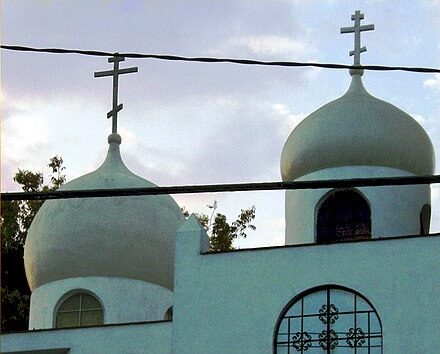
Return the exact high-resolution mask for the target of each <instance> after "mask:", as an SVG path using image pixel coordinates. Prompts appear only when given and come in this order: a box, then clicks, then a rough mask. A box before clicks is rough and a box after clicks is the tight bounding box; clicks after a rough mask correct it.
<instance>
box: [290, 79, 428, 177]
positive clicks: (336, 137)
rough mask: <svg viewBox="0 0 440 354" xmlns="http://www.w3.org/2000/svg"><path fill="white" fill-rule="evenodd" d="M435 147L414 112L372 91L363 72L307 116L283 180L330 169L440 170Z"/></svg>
mask: <svg viewBox="0 0 440 354" xmlns="http://www.w3.org/2000/svg"><path fill="white" fill-rule="evenodd" d="M434 165H435V156H434V148H433V146H432V143H431V140H430V139H429V136H428V134H427V133H426V132H425V130H424V129H423V128H422V126H421V125H420V124H419V123H417V121H416V120H415V119H413V118H412V117H411V116H410V115H408V114H407V113H405V112H404V111H402V110H401V109H399V108H397V107H395V106H393V105H392V104H390V103H388V102H385V101H382V100H380V99H378V98H376V97H374V96H372V95H370V94H369V93H368V92H367V91H366V90H365V88H364V86H363V85H362V80H361V77H360V75H353V78H352V82H351V85H350V88H349V89H348V91H347V92H346V93H345V94H344V95H343V96H342V97H340V98H338V99H336V100H334V101H332V102H329V103H327V104H326V105H324V106H322V107H320V108H319V109H318V110H316V111H315V112H313V113H312V114H310V115H309V116H308V117H307V118H305V119H304V120H303V121H302V122H301V123H300V124H298V126H297V127H296V128H295V129H294V130H293V131H292V133H291V134H290V136H289V137H288V139H287V141H286V143H285V145H284V148H283V152H282V155H281V175H282V178H283V181H293V180H296V179H297V178H299V177H301V176H304V175H307V174H310V173H313V172H316V171H319V170H324V169H327V168H333V167H341V166H384V167H390V168H396V169H399V170H404V171H408V172H411V173H413V174H415V175H419V176H423V175H430V174H433V173H434Z"/></svg>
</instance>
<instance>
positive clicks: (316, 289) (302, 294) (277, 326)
mask: <svg viewBox="0 0 440 354" xmlns="http://www.w3.org/2000/svg"><path fill="white" fill-rule="evenodd" d="M325 290H330V291H331V290H339V291H344V292H348V293H350V294H352V295H355V296H358V297H359V298H361V299H362V300H363V301H365V302H366V303H367V304H368V305H369V306H370V307H371V309H372V310H373V313H374V314H375V315H376V317H377V320H378V322H379V325H380V338H381V353H382V354H383V347H384V345H383V342H384V338H383V325H382V320H381V318H380V316H379V314H378V312H377V310H376V308H375V307H374V305H373V304H372V303H371V301H370V300H368V299H367V298H366V297H365V296H364V295H362V294H361V293H359V292H358V291H356V290H353V289H350V288H348V287H345V286H342V285H337V284H325V285H319V286H315V287H313V288H309V289H307V290H305V291H302V292H300V293H299V294H297V295H296V296H294V297H293V298H292V299H291V300H290V301H288V302H287V304H286V305H285V306H284V308H283V309H282V311H281V312H280V314H279V316H278V318H277V320H276V322H275V327H274V328H275V330H274V332H273V341H272V343H273V344H272V345H273V353H274V354H278V348H277V344H278V341H277V338H278V332H279V329H280V326H281V323H282V321H283V319H284V318H285V316H286V314H287V312H288V311H289V310H290V309H291V308H292V307H293V306H294V305H295V304H296V303H297V302H299V301H301V300H302V299H304V298H305V297H307V296H309V295H311V294H313V293H317V292H320V291H325ZM364 348H366V347H364ZM304 351H306V350H304ZM290 352H291V353H292V354H294V353H295V352H296V353H300V352H299V351H296V350H291V351H290ZM307 352H308V351H307ZM322 352H323V353H325V350H324V349H323V350H322ZM329 352H330V351H329V350H327V353H329ZM355 353H356V351H355Z"/></svg>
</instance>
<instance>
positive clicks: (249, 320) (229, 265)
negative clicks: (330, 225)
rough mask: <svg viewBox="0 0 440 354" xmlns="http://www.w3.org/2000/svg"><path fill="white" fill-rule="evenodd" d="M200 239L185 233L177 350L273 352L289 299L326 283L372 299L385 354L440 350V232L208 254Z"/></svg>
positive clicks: (180, 239)
mask: <svg viewBox="0 0 440 354" xmlns="http://www.w3.org/2000/svg"><path fill="white" fill-rule="evenodd" d="M201 236H203V231H202V230H199V231H191V230H190V229H189V228H186V229H181V230H180V232H179V233H178V235H177V243H176V259H175V265H176V268H175V288H174V289H175V292H174V296H175V303H174V320H173V352H174V353H188V354H196V353H210V354H214V353H222V354H223V353H234V354H238V353H243V354H245V353H246V354H248V353H253V354H256V353H265V354H267V353H271V352H272V351H273V336H274V329H275V324H276V322H277V319H278V317H279V315H280V313H281V311H282V310H283V308H284V306H285V305H286V304H287V303H288V302H289V301H290V300H291V299H292V298H293V297H295V296H296V295H298V294H300V293H302V292H303V291H305V290H307V289H310V288H313V287H316V286H319V285H325V284H336V285H341V286H345V287H348V288H350V289H353V290H356V291H358V292H360V293H361V294H362V295H364V296H365V297H366V298H367V299H368V300H369V301H371V302H372V304H373V305H374V306H375V308H376V310H377V311H378V314H379V316H380V318H381V320H382V324H383V343H384V350H383V352H384V353H410V354H411V353H414V354H419V353H424V354H438V353H439V348H440V337H439V335H438V334H439V333H440V322H439V321H438V313H439V311H440V297H439V296H438V294H439V293H440V282H439V281H438V274H439V273H440V259H439V256H438V255H439V254H440V237H439V236H420V237H405V238H391V239H384V240H372V241H364V242H356V243H339V244H331V245H307V246H285V247H276V248H268V249H260V250H258V249H256V250H247V251H238V252H227V253H219V254H206V255H201V254H200V249H201V241H200V237H201Z"/></svg>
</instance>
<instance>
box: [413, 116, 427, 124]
mask: <svg viewBox="0 0 440 354" xmlns="http://www.w3.org/2000/svg"><path fill="white" fill-rule="evenodd" d="M410 116H411V117H413V118H414V119H415V120H416V121H417V122H418V123H419V124H420V125H424V124H425V123H426V119H425V118H424V117H423V116H422V115H421V114H415V113H412V114H410Z"/></svg>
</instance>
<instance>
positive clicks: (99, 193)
mask: <svg viewBox="0 0 440 354" xmlns="http://www.w3.org/2000/svg"><path fill="white" fill-rule="evenodd" d="M431 183H440V175H433V176H409V177H408V176H405V177H382V178H354V179H333V180H316V181H300V182H260V183H233V184H205V185H187V186H169V187H145V188H118V189H89V190H61V191H60V190H58V191H50V192H3V193H1V200H2V201H12V200H46V199H71V198H102V197H121V196H132V195H133V196H140V195H160V194H194V193H219V192H248V191H262V190H265V191H268V190H272V191H273V190H302V189H321V188H330V189H332V188H354V187H378V186H401V185H420V184H431Z"/></svg>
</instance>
